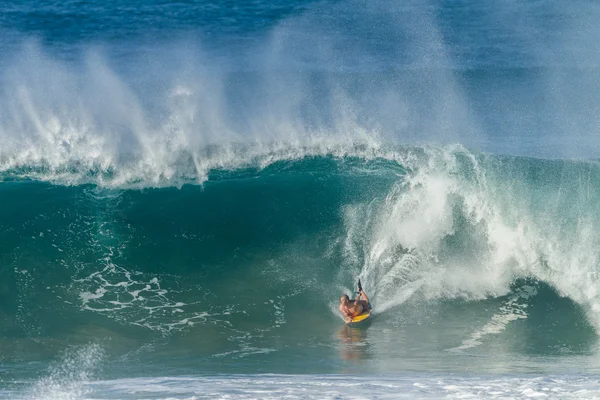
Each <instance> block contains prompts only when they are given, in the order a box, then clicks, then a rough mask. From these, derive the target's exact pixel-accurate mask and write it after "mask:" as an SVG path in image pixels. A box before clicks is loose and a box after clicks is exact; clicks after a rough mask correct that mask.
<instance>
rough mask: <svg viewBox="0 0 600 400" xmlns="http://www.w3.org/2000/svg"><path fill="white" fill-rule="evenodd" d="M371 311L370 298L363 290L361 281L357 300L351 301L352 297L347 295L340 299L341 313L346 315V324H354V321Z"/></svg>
mask: <svg viewBox="0 0 600 400" xmlns="http://www.w3.org/2000/svg"><path fill="white" fill-rule="evenodd" d="M370 309H371V304H370V302H369V297H368V296H367V294H366V293H365V292H364V291H363V290H362V286H361V284H360V280H359V281H358V294H357V296H356V299H355V300H350V297H349V296H348V295H347V294H345V295H343V296H342V297H340V311H341V312H342V314H343V315H344V319H345V320H346V322H352V319H353V318H354V317H356V316H357V315H360V314H362V313H364V312H366V311H368V310H370Z"/></svg>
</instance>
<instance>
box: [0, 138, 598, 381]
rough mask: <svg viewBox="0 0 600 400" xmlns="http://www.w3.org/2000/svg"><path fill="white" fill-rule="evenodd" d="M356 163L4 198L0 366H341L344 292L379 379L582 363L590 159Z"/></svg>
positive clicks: (277, 164) (410, 157) (591, 236)
mask: <svg viewBox="0 0 600 400" xmlns="http://www.w3.org/2000/svg"><path fill="white" fill-rule="evenodd" d="M364 151H366V149H362V150H361V151H360V153H359V154H360V155H351V154H344V155H343V156H337V155H321V154H318V155H314V156H309V155H305V156H304V157H302V158H291V159H288V160H283V159H277V161H274V162H273V163H271V164H269V165H265V166H262V167H261V168H240V169H234V170H224V169H222V170H213V171H211V172H210V173H209V174H208V179H207V181H205V183H204V184H203V185H184V186H183V187H181V188H146V189H142V190H139V189H129V188H123V189H115V188H112V189H108V188H100V187H97V186H93V185H83V186H63V185H53V184H49V183H46V182H40V181H31V180H27V181H22V180H10V181H6V182H4V183H2V185H1V186H0V191H1V196H0V199H1V202H2V206H1V207H0V210H1V211H0V213H1V214H0V218H1V219H2V221H3V224H2V229H1V230H0V232H1V234H0V243H2V251H1V252H0V254H1V255H2V258H1V259H0V265H1V270H0V271H1V274H2V276H3V279H2V282H3V285H2V291H1V295H2V305H3V307H2V314H0V316H1V317H2V324H1V326H2V328H1V329H2V336H3V337H4V338H6V339H9V340H8V341H5V342H4V343H3V354H4V355H5V357H7V359H8V360H11V359H12V360H20V359H21V360H22V359H29V358H31V357H33V358H36V357H40V356H42V355H43V354H48V353H53V349H58V348H60V343H63V342H64V341H68V342H69V343H86V342H88V341H90V340H92V341H100V342H101V343H104V344H105V345H106V346H107V348H108V349H110V350H109V354H112V355H114V356H115V357H117V356H116V355H117V354H118V357H117V358H118V359H119V360H120V361H121V362H124V363H126V362H127V361H129V360H130V359H131V358H141V359H146V358H147V357H149V359H151V360H156V358H155V357H161V354H162V355H163V356H164V355H165V354H169V357H171V359H172V360H173V359H175V360H179V362H182V363H184V364H185V362H184V361H182V360H186V359H187V358H186V357H189V356H191V355H194V356H197V357H199V358H200V359H202V360H203V361H202V363H200V364H202V365H205V367H206V368H207V369H209V370H210V369H211V368H216V365H222V363H223V362H225V365H227V360H231V361H234V360H241V359H248V360H253V359H255V358H256V359H263V358H264V359H265V360H280V361H282V360H284V359H285V360H288V361H289V362H291V364H289V365H288V367H289V369H290V370H292V371H294V370H295V369H294V368H300V367H298V366H297V365H295V364H294V363H300V359H302V357H308V358H309V359H310V358H311V357H316V354H318V352H322V351H324V352H325V354H329V353H330V352H334V353H335V356H333V355H331V357H332V358H331V359H339V355H338V354H337V350H336V348H337V344H336V343H338V341H339V340H340V339H339V338H337V337H336V335H334V337H333V338H332V337H331V336H330V335H331V332H332V330H333V331H334V332H335V330H336V329H338V330H339V327H340V323H341V321H340V320H339V316H338V315H337V313H336V304H337V303H336V302H337V299H338V295H339V294H340V293H343V292H346V293H350V292H351V287H352V285H353V283H354V280H355V278H356V277H360V278H361V279H362V281H363V286H364V287H365V289H366V290H367V293H368V294H369V295H370V296H371V299H372V303H373V305H374V307H375V310H376V311H377V319H376V323H377V324H378V325H379V328H381V329H377V331H378V333H371V332H372V331H370V335H372V337H371V338H370V339H369V340H370V341H372V342H373V343H380V346H378V347H377V350H372V352H373V354H372V355H371V357H372V358H373V359H374V360H377V363H375V364H374V365H380V364H379V363H381V362H385V360H396V361H395V362H398V361H397V360H398V359H400V358H407V357H408V359H409V360H410V359H411V358H410V357H420V356H422V355H423V354H432V353H431V352H434V353H433V354H439V352H441V354H445V355H446V356H447V357H455V356H456V357H460V356H461V355H464V354H472V352H482V354H488V353H490V352H493V353H494V354H496V353H497V352H499V353H498V354H500V355H499V356H498V357H500V358H502V356H501V355H502V354H504V355H505V356H506V357H509V356H510V357H514V356H515V354H516V355H527V354H534V355H548V354H575V355H581V354H588V353H589V352H592V353H593V348H594V344H595V340H596V339H595V338H596V333H595V332H596V331H597V329H598V328H599V327H600V325H599V324H600V321H599V320H598V318H597V315H598V307H600V300H599V294H598V291H597V290H596V288H598V287H599V285H600V282H598V277H597V275H598V274H597V271H598V268H599V264H598V260H599V255H600V254H599V251H600V250H598V249H599V248H600V247H599V246H598V244H599V241H600V234H599V233H598V232H600V230H599V229H598V227H599V224H600V220H599V218H600V217H599V216H598V215H596V213H594V212H593V211H594V210H597V209H598V201H599V199H600V190H599V189H598V188H599V187H600V185H599V184H598V183H600V166H599V165H598V163H596V162H584V161H558V160H557V161H549V160H541V159H533V158H519V157H509V156H495V155H487V154H481V153H472V152H470V151H468V150H466V149H464V148H462V147H456V146H454V147H428V148H421V147H395V148H391V147H390V148H388V149H387V153H386V154H387V155H388V158H384V157H373V158H368V159H367V158H364V157H363V156H362V154H364ZM307 323H308V324H309V326H310V328H309V331H307V325H306V324H307ZM572 326H576V327H578V328H577V329H576V330H573V329H571V328H572ZM390 329H392V330H393V331H395V332H396V335H397V337H396V338H395V339H394V340H391V338H389V337H387V335H389V332H390ZM346 334H349V335H350V336H344V335H346ZM356 334H358V335H359V336H360V335H362V333H360V331H359V332H358V333H356V332H350V333H347V332H346V333H343V332H340V335H342V336H341V338H342V342H343V341H344V340H346V339H348V338H349V339H348V340H350V341H352V340H355V339H356V338H353V336H352V335H356ZM423 335H426V336H428V337H429V340H425V341H423V340H421V339H422V338H423ZM344 338H346V339H344ZM432 338H435V340H433V339H432ZM359 339H360V338H359ZM14 341H18V342H21V343H23V348H26V349H27V351H26V352H25V351H21V350H16V349H11V348H10V347H11V345H10V343H13V342H14ZM398 342H401V343H402V344H403V345H402V346H398ZM40 343H43V345H42V348H43V349H44V350H42V349H41V348H40V347H39V346H40V345H39V344H40ZM386 343H387V344H386ZM390 346H391V347H390ZM399 347H401V348H399ZM386 348H387V350H385V351H384V349H386ZM125 349H128V350H127V351H125ZM306 349H309V350H308V352H309V353H310V354H312V356H311V355H307V354H306V351H307V350H306ZM354 351H356V349H353V350H351V351H350V353H349V354H345V356H348V357H350V358H352V357H353V354H354V353H353V352H354ZM361 351H367V352H369V349H366V350H365V349H362V350H361ZM111 352H112V353H111ZM314 352H316V353H314ZM313 353H314V354H313ZM496 355H497V354H496ZM345 356H344V357H342V358H345ZM290 360H291V361H290ZM236 362H237V361H236ZM389 362H392V361H389ZM486 362H487V361H486ZM300 364H301V363H300ZM272 365H276V363H275V364H272ZM402 365H403V364H402ZM469 365H474V364H473V363H470V364H469ZM321 367H323V366H321ZM330 367H331V366H330ZM330 367H328V368H330ZM219 368H220V367H219ZM253 368H255V366H254V367H253ZM372 368H374V367H373V366H372ZM397 368H402V367H400V366H397ZM427 368H429V367H427ZM325 369H326V370H327V368H325ZM267 370H268V368H267Z"/></svg>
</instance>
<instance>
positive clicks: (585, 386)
mask: <svg viewBox="0 0 600 400" xmlns="http://www.w3.org/2000/svg"><path fill="white" fill-rule="evenodd" d="M599 386H600V381H599V380H598V379H597V378H595V377H593V376H585V375H551V376H543V377H538V376H535V375H534V376H528V375H511V376H489V375H487V376H472V375H471V376H460V375H435V374H406V375H401V376H369V375H361V376H355V375H326V376H317V375H221V376H197V377H195V376H185V377H156V378H129V379H118V380H107V381H85V382H82V387H83V388H85V392H81V393H80V394H79V395H78V397H77V396H76V397H69V396H70V395H68V394H65V393H64V392H59V391H56V392H52V391H51V390H49V391H46V392H43V394H44V395H47V396H48V397H44V398H51V399H75V398H78V399H98V400H100V399H188V400H189V399H195V400H198V399H281V398H286V399H306V398H312V399H340V398H343V399H366V398H378V399H415V398H419V399H439V398H447V399H481V398H493V399H529V398H561V399H592V398H598V397H600V390H599V389H598V387H599ZM0 394H1V392H0ZM24 398H26V399H33V398H36V397H27V396H25V397H24Z"/></svg>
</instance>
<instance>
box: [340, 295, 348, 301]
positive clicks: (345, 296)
mask: <svg viewBox="0 0 600 400" xmlns="http://www.w3.org/2000/svg"><path fill="white" fill-rule="evenodd" d="M342 298H344V299H346V300H348V301H350V297H348V295H347V294H344V295H342Z"/></svg>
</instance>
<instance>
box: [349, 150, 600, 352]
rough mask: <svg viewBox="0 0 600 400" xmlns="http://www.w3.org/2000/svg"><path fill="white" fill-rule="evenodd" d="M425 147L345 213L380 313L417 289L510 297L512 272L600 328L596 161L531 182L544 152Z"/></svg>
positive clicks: (353, 258)
mask: <svg viewBox="0 0 600 400" xmlns="http://www.w3.org/2000/svg"><path fill="white" fill-rule="evenodd" d="M424 154H425V156H424V157H421V158H419V159H418V161H417V162H412V163H411V162H410V159H409V158H406V161H407V164H405V165H410V168H408V172H407V175H406V176H405V177H404V178H403V179H401V180H400V181H399V182H398V183H397V184H396V185H394V187H393V188H392V189H391V190H390V192H389V193H388V194H387V196H386V197H385V198H382V197H380V198H379V199H377V198H375V199H374V200H373V201H372V202H370V203H368V204H358V205H352V206H349V207H348V210H347V211H346V213H345V221H346V233H347V234H346V238H345V239H344V240H343V241H340V242H339V243H343V250H342V251H343V252H344V254H345V255H346V262H347V263H348V265H349V266H350V267H349V268H348V271H350V272H351V271H352V268H356V265H357V264H358V263H360V264H362V266H361V269H360V277H361V279H362V280H363V285H364V286H365V287H366V288H369V289H370V290H368V292H369V294H370V295H371V296H372V299H373V303H374V304H375V305H376V308H377V310H378V311H379V312H386V311H387V310H388V309H390V308H393V307H397V306H398V305H400V304H403V303H405V302H406V301H408V300H409V299H411V298H415V296H416V297H417V298H419V299H424V300H431V299H456V298H460V299H464V300H477V299H484V298H487V297H499V296H504V295H507V294H508V293H509V292H510V290H511V285H512V284H513V283H514V282H515V280H516V279H518V278H524V279H528V278H534V279H536V280H539V281H543V282H545V283H547V284H549V285H550V286H552V287H553V288H554V289H555V290H556V291H557V292H558V293H559V294H560V295H563V296H567V297H569V298H570V299H571V300H573V301H575V302H577V303H578V304H580V305H581V306H582V307H583V309H584V310H586V311H587V313H588V316H589V319H590V322H591V323H592V324H593V325H594V326H595V327H596V328H597V329H598V328H600V319H599V318H598V315H600V314H599V313H598V311H599V310H600V291H599V290H598V288H599V287H600V278H599V275H598V271H599V270H600V250H599V249H600V234H599V233H598V232H600V218H599V217H598V215H597V213H595V211H594V210H596V208H597V205H598V204H600V192H599V191H598V188H597V187H594V186H593V184H592V183H591V182H590V175H591V174H594V176H598V168H599V167H598V165H596V164H595V163H587V162H576V161H573V162H556V163H555V164H551V163H550V164H549V165H551V166H552V168H553V169H554V170H555V171H558V172H561V173H562V176H560V175H559V176H554V175H552V174H553V173H554V172H553V171H552V170H548V168H546V169H545V170H544V173H546V174H548V175H546V176H544V177H543V178H542V179H539V180H535V179H530V177H531V176H532V175H531V174H535V173H537V172H534V171H537V169H539V168H541V167H540V166H537V165H536V163H538V162H541V161H538V160H527V159H510V158H508V159H505V160H499V159H495V158H494V157H493V156H485V155H475V154H472V153H470V152H468V151H466V150H464V149H460V148H437V149H424ZM564 190H568V191H569V194H568V195H567V194H565V193H561V192H563V191H564ZM509 308H511V307H509ZM510 315H512V317H511V316H510ZM517 315H520V316H523V315H524V314H522V313H520V312H519V313H516V312H504V311H501V312H500V314H498V315H497V316H496V317H495V320H496V322H493V323H492V325H494V326H496V327H500V326H505V325H506V324H507V323H509V322H510V321H513V320H515V319H521V317H520V316H517ZM500 320H504V322H500ZM488 328H489V327H488ZM490 329H491V328H490ZM494 329H496V328H494ZM494 329H492V330H494ZM484 330H485V329H484ZM482 334H483V333H482ZM475 341H477V339H475Z"/></svg>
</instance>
